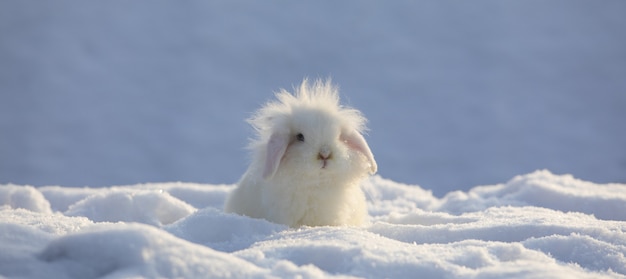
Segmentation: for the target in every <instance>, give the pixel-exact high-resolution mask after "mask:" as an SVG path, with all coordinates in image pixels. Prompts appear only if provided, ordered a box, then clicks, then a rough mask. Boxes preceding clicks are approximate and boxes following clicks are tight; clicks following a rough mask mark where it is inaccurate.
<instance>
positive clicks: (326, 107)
mask: <svg viewBox="0 0 626 279" xmlns="http://www.w3.org/2000/svg"><path fill="white" fill-rule="evenodd" d="M275 97H276V99H277V100H274V101H270V102H268V103H266V104H265V105H264V106H263V107H262V108H260V109H259V110H258V111H257V112H256V113H255V114H254V115H253V116H252V117H251V118H249V119H248V120H247V122H248V123H249V124H250V125H252V127H254V129H255V130H256V132H257V138H256V139H255V140H253V141H252V143H251V144H250V147H251V148H256V147H257V146H259V145H263V144H265V143H266V142H267V139H269V137H270V135H271V134H272V132H274V131H275V130H277V129H282V128H284V127H287V126H288V123H289V121H290V120H291V118H292V116H293V114H294V112H298V111H302V110H307V109H316V110H319V111H323V112H326V113H328V114H329V115H333V116H335V117H336V119H338V120H340V121H341V123H340V125H342V126H343V127H345V128H346V129H351V130H354V131H357V132H359V133H363V132H365V130H366V126H365V124H366V122H367V119H366V118H365V117H363V115H362V114H361V112H360V111H358V110H356V109H353V108H350V107H344V106H341V105H340V104H339V92H338V90H337V87H336V86H334V85H333V84H332V82H331V80H330V79H327V80H326V81H322V80H320V79H317V80H315V81H314V82H313V84H309V81H308V80H307V79H304V80H303V81H302V84H300V87H299V88H296V90H295V93H294V94H293V95H292V94H291V93H289V92H288V91H287V90H285V89H281V90H280V91H279V92H278V93H276V94H275Z"/></svg>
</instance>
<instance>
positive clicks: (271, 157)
mask: <svg viewBox="0 0 626 279" xmlns="http://www.w3.org/2000/svg"><path fill="white" fill-rule="evenodd" d="M288 144H289V136H288V135H287V134H286V133H279V132H275V133H273V134H272V135H271V136H270V139H269V141H268V142H267V150H266V152H267V154H266V157H265V166H264V169H263V178H269V177H272V176H274V174H275V173H276V170H278V165H279V164H280V161H281V160H282V159H283V155H284V154H285V150H287V145H288Z"/></svg>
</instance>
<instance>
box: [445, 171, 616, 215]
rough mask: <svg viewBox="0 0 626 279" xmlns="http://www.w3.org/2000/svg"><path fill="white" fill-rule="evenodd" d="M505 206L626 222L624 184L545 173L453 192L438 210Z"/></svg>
mask: <svg viewBox="0 0 626 279" xmlns="http://www.w3.org/2000/svg"><path fill="white" fill-rule="evenodd" d="M505 205H514V206H538V207H546V208H552V209H556V210H560V211H564V212H568V211H576V212H583V213H586V214H591V215H595V216H596V217H598V218H601V219H606V220H621V221H626V192H624V185H623V184H605V185H598V184H593V183H591V182H586V181H581V180H578V179H575V178H574V177H573V176H571V175H562V176H554V175H553V174H552V173H550V172H549V171H546V170H543V171H537V172H534V173H532V174H530V175H523V176H516V177H515V178H513V179H512V180H511V181H509V182H507V183H506V184H504V185H495V186H482V187H476V188H473V189H471V190H470V191H469V192H467V193H464V192H460V191H456V192H452V193H450V194H448V195H447V196H446V197H445V198H444V199H443V202H442V204H441V205H440V206H439V207H438V210H442V211H447V212H451V213H455V214H458V213H461V212H467V211H478V210H484V209H485V208H488V207H492V206H505Z"/></svg>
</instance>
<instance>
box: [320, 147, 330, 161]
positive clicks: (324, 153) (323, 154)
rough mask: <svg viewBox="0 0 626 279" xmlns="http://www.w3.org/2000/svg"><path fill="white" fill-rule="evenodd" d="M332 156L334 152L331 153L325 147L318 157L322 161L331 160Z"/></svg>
mask: <svg viewBox="0 0 626 279" xmlns="http://www.w3.org/2000/svg"><path fill="white" fill-rule="evenodd" d="M331 156H332V152H331V151H330V149H328V148H326V147H324V148H322V149H321V150H320V152H319V154H318V155H317V158H318V159H320V160H324V161H326V160H328V159H330V157H331Z"/></svg>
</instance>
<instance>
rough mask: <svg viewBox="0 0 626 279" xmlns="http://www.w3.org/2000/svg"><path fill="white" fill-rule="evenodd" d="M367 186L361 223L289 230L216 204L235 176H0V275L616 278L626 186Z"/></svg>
mask: <svg viewBox="0 0 626 279" xmlns="http://www.w3.org/2000/svg"><path fill="white" fill-rule="evenodd" d="M363 188H364V190H365V191H366V193H367V195H368V206H369V212H370V216H371V220H370V223H369V224H368V225H367V226H365V227H362V228H355V227H304V228H299V229H290V228H287V227H285V226H282V225H277V224H273V223H269V222H267V221H264V220H260V219H251V218H247V217H242V216H238V215H233V214H224V213H223V212H222V210H221V207H222V205H223V203H224V199H225V197H226V195H227V193H228V192H229V191H230V190H232V189H233V186H232V185H200V184H190V183H164V184H141V185H133V186H123V187H105V188H66V187H58V186H55V187H41V188H34V187H30V186H17V185H3V186H0V208H1V210H0V247H2V253H0V275H2V276H5V277H9V278H14V277H19V278H96V277H106V278H120V277H131V276H141V277H170V278H171V277H185V278H208V277H210V278H217V277H255V276H256V277H282V278H293V277H295V276H296V275H302V276H303V277H305V278H329V277H334V276H336V277H346V276H347V277H350V276H354V277H368V278H416V277H419V278H450V277H455V278H470V277H471V278H476V277H478V278H626V184H594V183H591V182H585V181H581V180H578V179H575V178H573V177H572V176H568V175H564V176H559V175H554V174H552V173H550V172H548V171H537V172H534V173H531V174H527V175H521V176H516V177H514V178H513V179H511V180H510V181H508V182H507V183H505V184H500V185H493V186H481V187H475V188H473V189H471V190H470V191H469V192H460V191H458V192H452V193H449V194H448V195H446V196H445V197H443V198H437V197H435V196H433V195H432V193H431V192H430V191H426V190H424V189H422V188H421V187H419V186H417V185H404V184H400V183H396V182H393V181H390V180H386V179H383V178H381V177H379V176H374V177H372V178H371V179H369V180H367V181H366V183H365V184H364V185H363ZM209 275H210V276H209Z"/></svg>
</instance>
